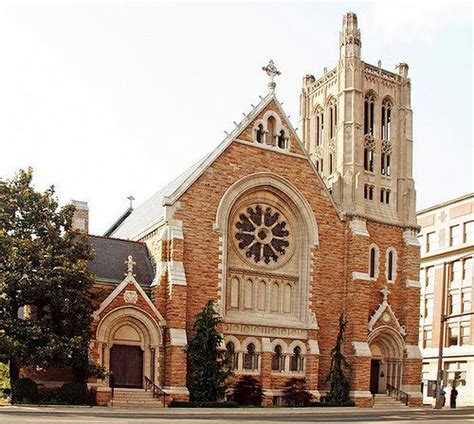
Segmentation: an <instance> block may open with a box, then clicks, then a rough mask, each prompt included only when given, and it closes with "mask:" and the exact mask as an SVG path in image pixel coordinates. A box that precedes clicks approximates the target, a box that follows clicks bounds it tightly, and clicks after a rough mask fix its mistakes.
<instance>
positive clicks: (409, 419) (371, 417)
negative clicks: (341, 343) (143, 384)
mask: <svg viewBox="0 0 474 424" xmlns="http://www.w3.org/2000/svg"><path fill="white" fill-rule="evenodd" d="M238 422H245V423H249V424H262V423H285V424H291V423H315V422H321V423H348V422H353V423H372V422H373V423H380V422H383V423H384V424H390V423H397V424H401V423H414V422H415V423H436V424H443V423H450V424H453V423H474V408H460V409H457V410H449V409H443V410H441V411H438V410H433V409H431V408H428V407H425V408H409V409H399V410H397V409H390V410H372V409H359V408H331V409H328V408H259V409H251V408H242V409H200V410H196V409H159V410H157V409H155V410H146V409H142V410H129V409H115V408H98V407H94V408H85V407H76V408H74V407H55V408H48V407H15V406H5V407H0V423H1V424H10V423H11V424H48V423H51V424H66V423H67V424H87V423H94V424H110V423H114V424H129V423H130V424H137V423H145V424H148V423H173V424H181V423H196V424H201V423H202V424H204V423H213V424H217V423H223V424H235V423H238Z"/></svg>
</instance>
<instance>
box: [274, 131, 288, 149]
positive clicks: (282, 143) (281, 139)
mask: <svg viewBox="0 0 474 424" xmlns="http://www.w3.org/2000/svg"><path fill="white" fill-rule="evenodd" d="M277 145H278V147H279V148H280V149H286V148H287V145H288V138H287V137H286V135H285V131H283V130H281V131H280V134H278V138H277Z"/></svg>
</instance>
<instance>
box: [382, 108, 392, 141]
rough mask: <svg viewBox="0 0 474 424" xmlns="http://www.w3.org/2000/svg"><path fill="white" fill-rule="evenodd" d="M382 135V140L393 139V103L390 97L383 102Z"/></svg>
mask: <svg viewBox="0 0 474 424" xmlns="http://www.w3.org/2000/svg"><path fill="white" fill-rule="evenodd" d="M380 137H381V139H382V140H388V141H391V140H392V103H391V102H390V100H388V99H386V100H384V102H383V103H382V116H381V134H380Z"/></svg>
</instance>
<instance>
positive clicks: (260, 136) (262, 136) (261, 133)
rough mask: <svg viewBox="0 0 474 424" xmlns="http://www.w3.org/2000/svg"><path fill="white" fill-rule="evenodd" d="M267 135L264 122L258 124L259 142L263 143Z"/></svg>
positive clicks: (256, 133) (257, 136) (256, 131)
mask: <svg viewBox="0 0 474 424" xmlns="http://www.w3.org/2000/svg"><path fill="white" fill-rule="evenodd" d="M264 136H265V131H264V129H263V125H262V124H258V127H257V129H256V130H255V139H256V140H257V143H263V138H264Z"/></svg>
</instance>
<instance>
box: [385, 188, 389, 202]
mask: <svg viewBox="0 0 474 424" xmlns="http://www.w3.org/2000/svg"><path fill="white" fill-rule="evenodd" d="M385 203H386V204H387V205H388V204H390V190H386V191H385Z"/></svg>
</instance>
